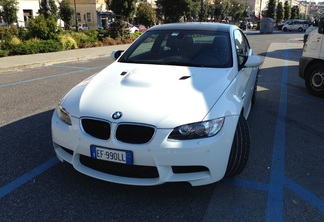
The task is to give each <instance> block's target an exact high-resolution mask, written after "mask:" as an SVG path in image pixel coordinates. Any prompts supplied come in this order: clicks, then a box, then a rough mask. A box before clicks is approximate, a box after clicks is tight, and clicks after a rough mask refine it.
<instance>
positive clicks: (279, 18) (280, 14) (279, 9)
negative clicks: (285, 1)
mask: <svg viewBox="0 0 324 222" xmlns="http://www.w3.org/2000/svg"><path fill="white" fill-rule="evenodd" d="M276 18H277V22H278V23H280V22H282V20H283V18H284V8H283V5H282V2H279V3H278V5H277V12H276Z"/></svg>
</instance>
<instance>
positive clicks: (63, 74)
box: [0, 66, 106, 88]
mask: <svg viewBox="0 0 324 222" xmlns="http://www.w3.org/2000/svg"><path fill="white" fill-rule="evenodd" d="M103 67H106V66H98V67H93V68H82V69H80V67H79V69H78V70H75V71H70V72H64V73H60V74H55V75H50V76H43V77H38V78H33V79H27V80H23V81H19V82H12V83H7V84H3V85H0V88H4V87H8V86H14V85H19V84H24V83H29V82H35V81H39V80H44V79H51V78H55V77H60V76H65V75H71V74H76V73H79V72H85V71H89V70H94V69H99V68H103Z"/></svg>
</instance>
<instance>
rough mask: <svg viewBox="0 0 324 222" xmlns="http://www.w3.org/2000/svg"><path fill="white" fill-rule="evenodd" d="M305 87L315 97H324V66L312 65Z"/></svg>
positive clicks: (307, 74)
mask: <svg viewBox="0 0 324 222" xmlns="http://www.w3.org/2000/svg"><path fill="white" fill-rule="evenodd" d="M305 86H306V88H307V90H308V92H309V93H310V94H312V95H313V96H319V97H324V65H323V64H320V63H317V64H314V65H312V66H311V67H310V68H309V69H308V71H307V73H306V75H305Z"/></svg>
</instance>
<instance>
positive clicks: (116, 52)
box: [110, 50, 124, 60]
mask: <svg viewBox="0 0 324 222" xmlns="http://www.w3.org/2000/svg"><path fill="white" fill-rule="evenodd" d="M123 52H124V50H117V51H113V52H112V53H111V56H110V57H111V58H112V59H113V60H117V59H118V58H119V57H120V55H121V54H122V53H123Z"/></svg>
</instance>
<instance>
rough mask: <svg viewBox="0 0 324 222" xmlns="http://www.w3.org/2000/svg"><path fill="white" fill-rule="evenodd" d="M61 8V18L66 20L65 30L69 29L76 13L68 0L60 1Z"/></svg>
mask: <svg viewBox="0 0 324 222" xmlns="http://www.w3.org/2000/svg"><path fill="white" fill-rule="evenodd" d="M59 10H60V11H59V15H60V18H61V19H62V20H63V21H64V28H65V30H67V29H69V28H70V25H71V21H72V18H73V14H74V9H73V8H71V7H70V3H69V1H68V0H62V1H61V2H60V3H59Z"/></svg>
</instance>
